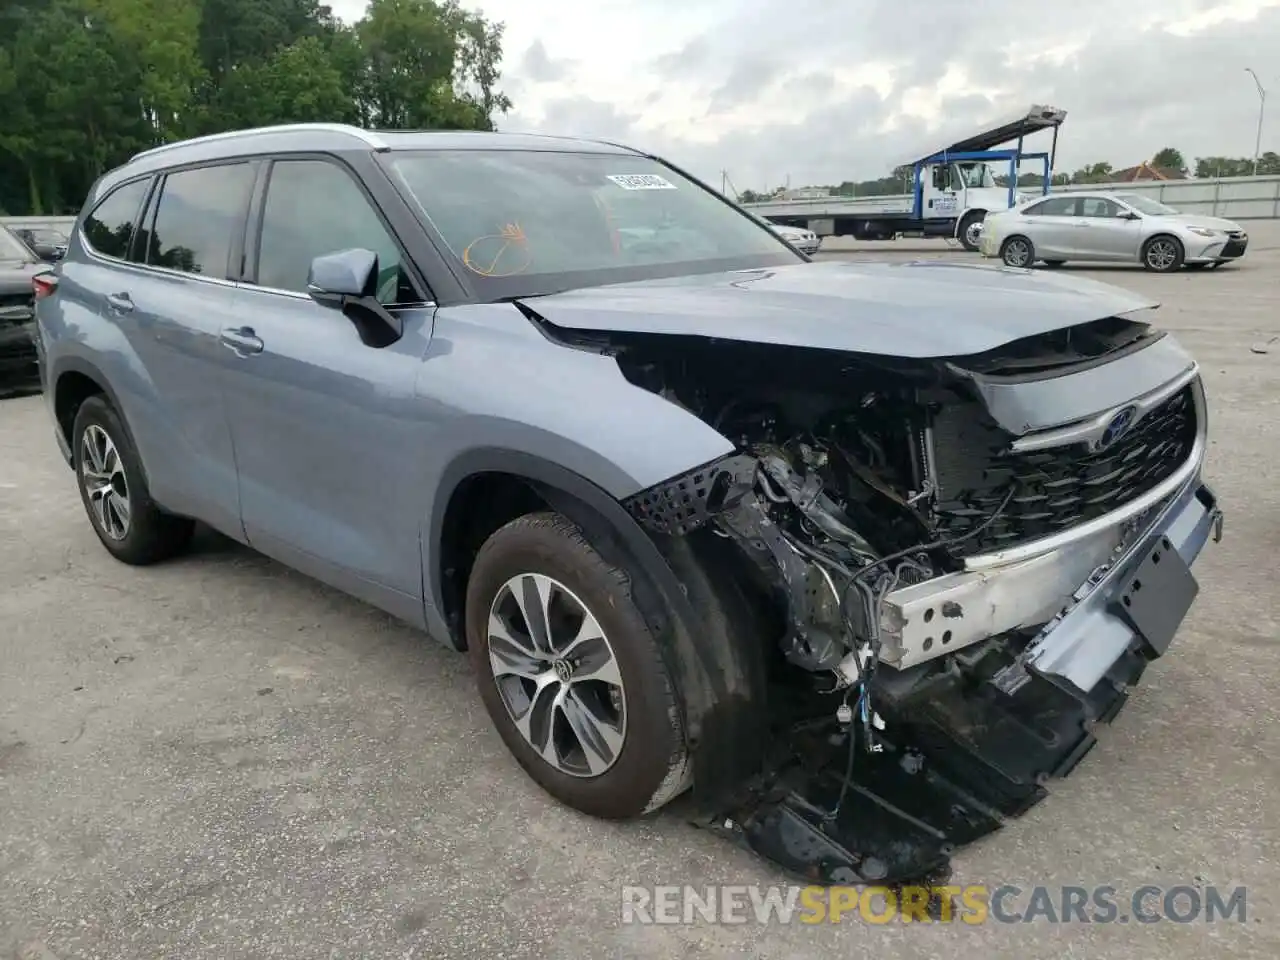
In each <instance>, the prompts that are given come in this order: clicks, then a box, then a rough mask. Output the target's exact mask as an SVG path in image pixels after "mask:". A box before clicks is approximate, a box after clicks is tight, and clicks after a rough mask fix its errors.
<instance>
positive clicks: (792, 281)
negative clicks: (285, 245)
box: [521, 260, 1157, 359]
mask: <svg viewBox="0 0 1280 960" xmlns="http://www.w3.org/2000/svg"><path fill="white" fill-rule="evenodd" d="M521 303H522V304H523V305H524V306H525V307H526V308H528V309H529V310H532V311H533V312H534V313H536V314H538V315H539V316H541V317H542V318H543V319H544V320H546V321H547V322H548V323H550V324H552V325H553V326H557V327H563V328H568V329H575V330H584V331H612V332H630V333H660V334H685V335H689V336H700V337H718V338H722V339H728V340H745V341H751V342H757V343H776V344H785V345H789V346H798V347H816V348H819V349H824V350H844V351H850V352H855V353H866V354H878V355H882V356H894V357H903V358H920V359H923V358H931V357H960V356H965V355H968V354H974V353H982V352H984V351H987V350H992V349H995V348H996V347H999V346H1001V345H1003V344H1006V343H1009V342H1011V341H1014V340H1019V339H1021V338H1023V337H1029V336H1033V335H1035V334H1040V333H1048V332H1050V331H1052V330H1059V329H1062V328H1065V327H1071V326H1075V325H1077V324H1082V323H1088V322H1090V321H1092V320H1100V319H1102V318H1104V317H1109V316H1117V315H1120V314H1128V313H1132V312H1134V311H1138V310H1145V309H1150V308H1153V307H1155V306H1157V304H1156V303H1154V302H1153V301H1150V300H1147V299H1145V298H1143V297H1139V296H1137V295H1135V294H1132V293H1129V292H1128V291H1126V290H1121V289H1119V288H1117V287H1113V286H1109V285H1107V284H1102V283H1097V282H1094V281H1091V280H1082V279H1078V278H1074V277H1069V276H1063V275H1061V274H1050V273H1040V272H1034V271H1029V270H1009V269H1006V268H1002V267H991V266H985V265H981V264H971V263H948V262H946V261H936V260H934V261H916V262H911V263H884V262H852V261H828V262H819V263H802V264H795V265H789V266H784V267H777V268H769V269H763V270H747V271H740V272H734V273H715V274H705V275H701V276H689V277H676V278H672V279H664V280H651V281H644V282H640V283H627V284H616V285H612V286H606V287H589V288H585V289H581V290H571V291H568V292H566V293H557V294H552V295H550V296H545V297H530V298H526V299H524V300H522V301H521Z"/></svg>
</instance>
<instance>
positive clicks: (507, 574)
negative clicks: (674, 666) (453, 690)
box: [466, 513, 689, 820]
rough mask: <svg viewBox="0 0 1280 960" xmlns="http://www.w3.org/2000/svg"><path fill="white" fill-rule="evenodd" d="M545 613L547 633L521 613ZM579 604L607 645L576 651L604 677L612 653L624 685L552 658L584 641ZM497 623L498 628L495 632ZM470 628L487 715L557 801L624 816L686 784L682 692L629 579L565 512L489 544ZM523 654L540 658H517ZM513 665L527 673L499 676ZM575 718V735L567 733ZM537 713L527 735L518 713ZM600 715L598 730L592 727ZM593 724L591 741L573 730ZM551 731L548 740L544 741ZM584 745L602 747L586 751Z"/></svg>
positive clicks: (472, 587) (471, 593)
mask: <svg viewBox="0 0 1280 960" xmlns="http://www.w3.org/2000/svg"><path fill="white" fill-rule="evenodd" d="M526 588H532V595H526V599H525V602H524V603H521V602H520V600H521V598H520V597H518V596H517V592H519V593H521V594H523V593H524V591H525V589H526ZM543 589H545V591H546V596H549V597H550V602H546V601H544V602H543V603H542V604H540V605H538V606H535V605H534V603H533V602H531V601H534V600H536V599H537V597H538V596H540V595H542V594H541V593H540V591H541V590H543ZM539 606H540V607H541V608H542V609H549V610H550V611H551V616H548V617H542V618H541V619H542V620H543V622H544V623H550V624H551V625H552V626H551V628H550V629H548V630H547V631H545V633H539V631H538V630H534V629H530V628H528V627H527V626H525V624H524V620H523V616H522V611H523V610H524V609H531V610H537V609H538V608H539ZM575 607H577V608H580V609H585V611H587V613H588V615H589V616H591V617H592V618H593V619H594V622H595V623H596V624H598V626H599V628H600V629H599V631H598V634H599V636H600V638H602V641H601V642H592V641H586V640H583V641H582V642H581V643H580V645H579V646H578V647H577V649H579V650H584V651H585V655H586V656H587V657H588V658H589V659H588V660H587V666H588V667H590V665H592V664H594V666H595V667H596V669H597V670H598V671H599V670H600V667H601V665H602V664H607V663H608V662H609V658H610V657H611V658H612V662H613V664H614V665H615V667H616V673H614V674H613V677H614V678H615V679H616V680H617V681H618V682H617V683H605V682H602V681H600V680H596V679H590V678H584V677H583V676H582V674H583V667H584V664H583V663H582V662H578V663H577V664H576V665H575V664H572V663H570V662H569V660H570V659H572V658H569V659H566V658H564V657H556V656H554V655H553V654H554V653H557V652H558V653H565V652H568V651H569V650H570V649H573V643H574V642H576V641H577V640H580V639H581V634H578V637H577V638H576V639H575V638H573V637H572V635H573V634H576V633H577V631H578V629H579V626H578V625H579V624H580V623H582V622H583V618H581V617H580V616H579V614H580V609H579V610H575ZM495 621H496V623H497V628H496V629H495V628H494V627H491V624H493V623H494V622H495ZM466 627H467V647H468V655H469V656H470V658H471V663H472V666H473V668H474V669H475V674H476V682H477V685H478V687H479V691H480V697H481V700H482V701H483V702H484V705H485V709H486V710H487V711H488V713H489V717H490V719H491V720H492V721H493V724H494V726H495V727H497V730H498V734H499V735H500V736H501V737H502V740H503V742H504V743H505V744H506V745H507V749H508V750H510V751H511V753H512V754H513V755H514V756H515V758H516V760H517V762H518V763H519V764H520V766H521V767H523V768H524V770H525V772H526V773H527V774H528V775H529V776H530V777H531V778H532V779H533V780H534V781H536V782H537V783H538V784H539V785H540V786H541V787H542V788H543V789H544V790H546V791H547V793H549V794H551V796H553V797H555V798H556V799H557V800H559V801H560V802H561V803H564V804H566V805H567V806H570V807H573V808H574V809H575V810H579V811H581V812H582V813H586V814H589V815H591V816H594V817H600V818H604V819H610V820H619V819H628V818H631V817H636V816H640V815H642V814H645V813H649V812H651V811H653V810H656V809H658V808H659V807H661V806H662V805H663V804H665V803H667V802H668V801H669V800H671V799H673V798H674V797H676V796H677V795H678V794H680V793H681V792H682V791H683V790H684V789H685V787H687V786H688V779H689V775H688V753H687V749H686V743H685V734H684V729H683V726H682V722H681V719H680V717H681V711H680V709H679V705H678V703H677V700H676V696H677V695H676V693H675V685H674V684H673V682H672V679H671V674H670V672H669V670H668V668H667V665H666V663H665V661H664V658H663V656H662V652H661V649H660V647H659V644H658V642H657V640H656V639H655V638H654V635H653V633H652V632H651V630H650V627H649V625H648V624H647V623H646V622H645V618H644V617H643V615H642V614H641V612H640V610H639V609H638V608H637V606H636V605H635V603H634V601H633V600H632V597H631V584H630V580H629V578H628V576H627V574H626V572H625V571H623V570H621V569H619V568H617V567H615V566H612V565H611V564H609V563H608V562H606V561H605V560H604V559H603V558H602V557H601V556H600V554H598V553H597V552H596V550H595V549H594V548H593V547H592V546H591V544H590V543H589V542H588V541H587V539H586V538H585V537H584V536H583V534H582V532H581V531H580V530H579V529H578V528H577V527H576V526H575V525H574V524H572V523H571V522H570V521H569V520H567V519H566V518H565V517H563V516H561V515H559V514H556V513H536V514H528V515H526V516H523V517H520V518H518V519H516V520H512V521H511V522H510V523H508V524H507V525H506V526H504V527H502V528H501V529H499V530H498V531H497V532H496V533H494V534H493V535H492V536H491V537H490V538H489V539H488V540H487V541H485V543H484V545H483V546H482V547H481V548H480V551H479V553H478V554H477V555H476V560H475V564H474V566H473V567H472V571H471V576H470V578H469V579H468V582H467V595H466ZM557 628H558V629H557ZM593 632H597V631H593ZM503 633H505V634H506V636H505V637H504V636H503ZM535 634H539V635H544V636H548V637H549V638H550V640H551V642H550V643H549V644H545V645H541V652H537V651H533V648H532V646H531V644H530V642H529V638H530V637H531V636H533V635H535ZM566 637H568V638H570V642H569V643H565V638H566ZM520 648H523V649H524V650H525V651H531V652H535V653H536V656H530V655H529V653H524V654H520V653H519V652H518V651H519V650H520ZM495 654H503V655H505V656H504V657H499V656H496V655H495ZM495 664H497V665H498V666H496V667H495ZM513 664H514V665H517V666H519V667H521V668H522V669H525V670H526V671H527V673H526V675H524V676H513V675H510V674H509V673H508V674H507V675H504V676H502V677H501V679H500V678H499V675H498V670H499V669H503V668H505V669H508V670H509V669H510V667H511V665H513ZM575 672H576V673H575ZM601 672H605V673H609V671H607V670H604V671H601ZM528 674H534V675H539V674H540V675H541V681H540V682H541V684H544V685H535V682H534V681H533V680H532V679H530V677H529V676H528ZM575 676H576V679H574V677H575ZM567 677H568V678H569V682H568V683H566V682H565V680H566V678H567ZM531 694H532V695H531ZM558 704H563V705H564V706H563V707H559V706H558ZM565 707H567V708H568V712H566V710H565ZM571 714H572V715H573V717H574V718H575V719H576V720H577V724H578V726H577V727H576V728H571V727H570V722H571V720H570V717H571ZM588 714H589V715H590V716H588ZM531 715H532V716H533V717H535V719H533V720H531V721H530V722H529V723H528V724H527V725H524V727H525V729H527V730H528V731H530V735H528V736H527V735H526V733H524V732H522V727H521V726H519V725H517V720H516V718H517V717H519V718H520V719H521V720H524V719H525V718H526V717H530V716H531ZM548 716H550V717H551V718H552V719H551V723H550V725H548V724H547V723H546V722H545V719H544V718H546V717H548ZM592 717H593V718H595V719H596V722H595V723H594V724H589V723H585V721H587V720H589V719H591V718H592ZM585 727H590V732H591V734H592V735H591V736H588V737H586V738H583V737H580V736H577V735H574V730H575V729H584V728H585ZM547 729H550V731H551V737H550V738H548V737H546V736H544V735H543V733H544V732H545V731H546V730H547ZM601 734H603V736H602V735H601ZM593 738H594V741H593ZM588 742H598V743H601V744H603V745H604V746H603V747H602V748H601V749H598V750H594V751H593V750H588V749H587V748H586V746H585V744H586V743H588ZM535 743H536V744H537V746H536V747H535ZM548 743H550V744H551V746H550V747H548V746H547V744H548ZM557 744H558V746H557ZM588 761H590V762H588Z"/></svg>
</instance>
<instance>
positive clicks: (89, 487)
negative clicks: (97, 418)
mask: <svg viewBox="0 0 1280 960" xmlns="http://www.w3.org/2000/svg"><path fill="white" fill-rule="evenodd" d="M80 482H81V484H83V486H84V492H85V496H86V497H88V500H89V507H90V509H91V510H92V511H93V516H94V518H95V519H96V520H97V521H98V527H99V529H101V530H102V532H103V533H105V534H106V535H107V536H108V537H110V538H111V539H112V540H123V539H124V538H125V537H127V536H128V535H129V522H130V518H131V516H132V506H131V504H130V501H129V480H128V477H126V476H125V472H124V463H123V462H122V461H121V459H120V452H119V451H118V450H117V449H116V445H115V442H114V441H113V440H112V439H111V437H110V436H109V435H108V433H107V431H105V430H103V429H102V428H101V427H100V426H98V425H97V424H96V423H91V424H90V425H89V426H88V427H86V428H85V431H84V434H83V436H82V437H81V440H80Z"/></svg>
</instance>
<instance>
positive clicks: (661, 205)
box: [386, 150, 803, 300]
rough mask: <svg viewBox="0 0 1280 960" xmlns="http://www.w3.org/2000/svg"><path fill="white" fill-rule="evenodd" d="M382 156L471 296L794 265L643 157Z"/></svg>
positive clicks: (740, 216)
mask: <svg viewBox="0 0 1280 960" xmlns="http://www.w3.org/2000/svg"><path fill="white" fill-rule="evenodd" d="M386 162H387V164H388V166H389V167H390V169H391V172H392V173H393V175H394V176H395V177H396V178H397V179H398V180H399V181H400V183H401V185H402V187H403V188H404V190H405V192H406V193H407V194H408V195H409V196H410V198H411V199H412V200H413V201H414V202H415V203H416V204H417V206H418V207H419V208H420V210H421V212H422V214H423V215H424V218H425V219H426V220H427V221H428V223H429V224H430V225H431V226H432V227H434V228H435V230H436V231H437V232H438V233H439V234H440V236H441V238H442V239H443V240H444V242H445V244H446V245H447V246H448V248H449V250H450V251H451V252H452V253H453V255H454V257H456V258H457V260H458V261H459V262H460V264H461V265H462V266H463V267H464V268H465V269H464V271H463V272H464V275H465V276H466V278H467V280H468V281H469V282H470V284H471V285H472V286H473V288H474V289H475V290H476V292H477V293H478V295H479V296H480V298H481V299H486V300H495V299H500V298H503V297H513V296H516V297H518V296H537V295H539V294H545V293H552V292H557V291H560V290H566V289H572V288H574V287H585V286H598V285H602V284H607V283H625V282H629V281H633V280H647V279H657V278H660V277H673V276H682V275H689V274H696V273H711V272H718V271H723V270H748V269H756V268H762V267H774V266H781V265H783V264H789V263H800V262H803V259H802V258H801V256H800V255H799V254H797V253H796V252H795V251H794V250H792V249H791V247H789V246H788V245H787V244H786V243H785V242H784V241H782V240H781V239H780V238H779V237H778V236H777V235H776V234H775V233H774V232H773V231H772V230H769V229H767V228H766V227H765V226H763V225H762V224H761V223H760V222H759V221H757V220H756V219H755V218H754V217H752V216H749V215H744V211H740V210H738V209H737V208H736V207H734V206H732V205H731V204H729V203H728V202H727V201H726V200H724V199H722V198H721V197H719V196H717V195H716V194H714V193H712V192H711V191H709V190H706V189H704V188H703V187H701V186H698V185H697V184H695V183H693V182H692V181H690V180H688V179H687V178H685V177H682V176H680V174H678V173H676V172H675V171H674V170H672V169H671V168H670V167H667V166H664V165H663V164H661V163H658V162H657V161H655V160H650V159H648V158H646V157H638V156H633V155H629V154H591V153H553V152H534V151H515V150H465V151H464V150H458V151H430V152H427V151H424V152H415V153H407V152H406V153H393V154H391V155H390V157H389V158H388V160H387V161H386Z"/></svg>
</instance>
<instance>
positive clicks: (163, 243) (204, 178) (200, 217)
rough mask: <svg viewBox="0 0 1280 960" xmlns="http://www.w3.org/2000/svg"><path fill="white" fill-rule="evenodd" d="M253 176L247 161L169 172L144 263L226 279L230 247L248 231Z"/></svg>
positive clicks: (163, 186)
mask: <svg viewBox="0 0 1280 960" xmlns="http://www.w3.org/2000/svg"><path fill="white" fill-rule="evenodd" d="M253 180H254V171H253V168H252V167H251V166H250V165H249V164H247V163H231V164H221V165H219V166H216V167H201V168H198V169H195V170H180V171H178V172H177V173H171V174H168V175H167V176H166V177H165V178H164V183H163V184H162V186H161V188H160V203H159V206H158V207H156V211H155V216H154V218H153V219H152V222H151V229H150V231H149V232H148V233H146V234H145V235H144V245H142V246H140V249H145V250H146V257H145V262H146V263H148V264H149V265H151V266H155V267H167V268H168V269H170V270H181V271H182V272H183V273H198V274H200V275H201V276H205V277H216V278H218V279H224V278H225V277H226V276H227V266H228V265H227V260H228V258H229V257H230V254H231V248H232V246H233V244H234V241H235V239H236V236H237V234H238V233H240V232H241V231H242V230H243V224H244V215H245V210H246V208H247V207H248V203H249V192H250V191H251V190H252V189H253Z"/></svg>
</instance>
